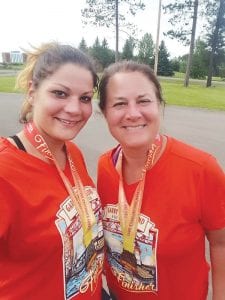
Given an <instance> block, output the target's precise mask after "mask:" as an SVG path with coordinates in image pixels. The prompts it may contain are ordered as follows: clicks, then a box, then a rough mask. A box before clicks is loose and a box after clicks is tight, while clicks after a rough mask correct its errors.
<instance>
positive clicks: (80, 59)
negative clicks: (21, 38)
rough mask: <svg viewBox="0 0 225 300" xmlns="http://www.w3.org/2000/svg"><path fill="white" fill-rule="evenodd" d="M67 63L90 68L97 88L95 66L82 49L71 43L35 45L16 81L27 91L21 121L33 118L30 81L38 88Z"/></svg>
mask: <svg viewBox="0 0 225 300" xmlns="http://www.w3.org/2000/svg"><path fill="white" fill-rule="evenodd" d="M65 63H73V64H76V65H80V66H81V67H84V68H85V69H87V70H89V71H90V72H91V74H92V78H93V87H94V88H97V85H98V81H99V80H98V76H97V74H96V72H95V70H94V66H93V64H92V62H91V60H90V59H89V57H88V56H87V55H86V54H84V53H83V52H82V51H80V50H78V49H76V48H74V47H72V46H70V45H61V44H59V43H56V42H52V43H48V44H42V45H41V46H40V47H33V51H28V52H27V61H26V66H25V68H24V69H23V70H22V71H21V72H20V73H19V75H18V77H17V81H16V87H17V88H19V89H21V90H22V91H24V92H25V93H26V97H25V99H24V102H23V105H22V108H21V113H20V122H21V123H27V122H28V121H30V120H31V119H32V106H31V104H30V103H29V101H28V95H27V94H28V91H29V85H30V82H31V81H32V84H33V85H34V87H35V88H38V86H39V85H40V84H41V82H42V81H43V80H44V79H46V78H47V77H48V76H50V75H52V74H53V73H54V72H55V71H56V70H57V69H58V68H59V67H60V66H61V65H64V64H65Z"/></svg>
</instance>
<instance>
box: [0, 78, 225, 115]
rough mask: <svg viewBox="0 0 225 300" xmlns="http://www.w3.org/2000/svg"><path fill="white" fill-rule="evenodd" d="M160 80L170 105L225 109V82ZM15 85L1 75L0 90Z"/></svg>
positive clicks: (11, 87)
mask: <svg viewBox="0 0 225 300" xmlns="http://www.w3.org/2000/svg"><path fill="white" fill-rule="evenodd" d="M160 82H161V85H162V90H163V97H164V99H165V100H166V102H167V104H168V105H170V104H171V105H179V106H189V107H199V108H207V109H210V110H223V111H225V83H216V82H213V86H212V87H210V88H206V87H205V81H198V80H195V81H192V80H191V81H190V86H189V87H188V88H185V87H184V86H183V80H182V77H181V74H179V76H178V78H173V79H169V78H162V77H160ZM14 86H15V77H13V76H0V92H4V93H16V92H17V91H16V90H15V88H14Z"/></svg>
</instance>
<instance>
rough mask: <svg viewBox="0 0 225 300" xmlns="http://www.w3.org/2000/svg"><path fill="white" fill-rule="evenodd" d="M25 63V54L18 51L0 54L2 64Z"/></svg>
mask: <svg viewBox="0 0 225 300" xmlns="http://www.w3.org/2000/svg"><path fill="white" fill-rule="evenodd" d="M25 61H26V54H25V53H22V52H20V51H11V52H2V53H0V62H2V63H3V64H23V63H24V62H25Z"/></svg>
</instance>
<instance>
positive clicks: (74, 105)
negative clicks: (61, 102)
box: [64, 97, 81, 114]
mask: <svg viewBox="0 0 225 300" xmlns="http://www.w3.org/2000/svg"><path fill="white" fill-rule="evenodd" d="M64 110H65V112H67V113H70V114H80V113H81V102H80V101H79V99H78V97H71V98H70V99H68V101H67V102H66V105H65V107H64Z"/></svg>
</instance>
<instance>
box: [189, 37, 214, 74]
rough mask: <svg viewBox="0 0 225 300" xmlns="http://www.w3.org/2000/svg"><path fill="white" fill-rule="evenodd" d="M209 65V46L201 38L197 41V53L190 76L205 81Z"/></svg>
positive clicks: (195, 52)
mask: <svg viewBox="0 0 225 300" xmlns="http://www.w3.org/2000/svg"><path fill="white" fill-rule="evenodd" d="M208 64H209V51H208V50H207V44H206V42H204V41H203V40H201V39H200V38H198V39H197V40H196V45H195V51H194V54H193V62H192V68H191V72H190V75H191V77H192V78H197V79H204V78H205V77H206V75H207V69H208Z"/></svg>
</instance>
